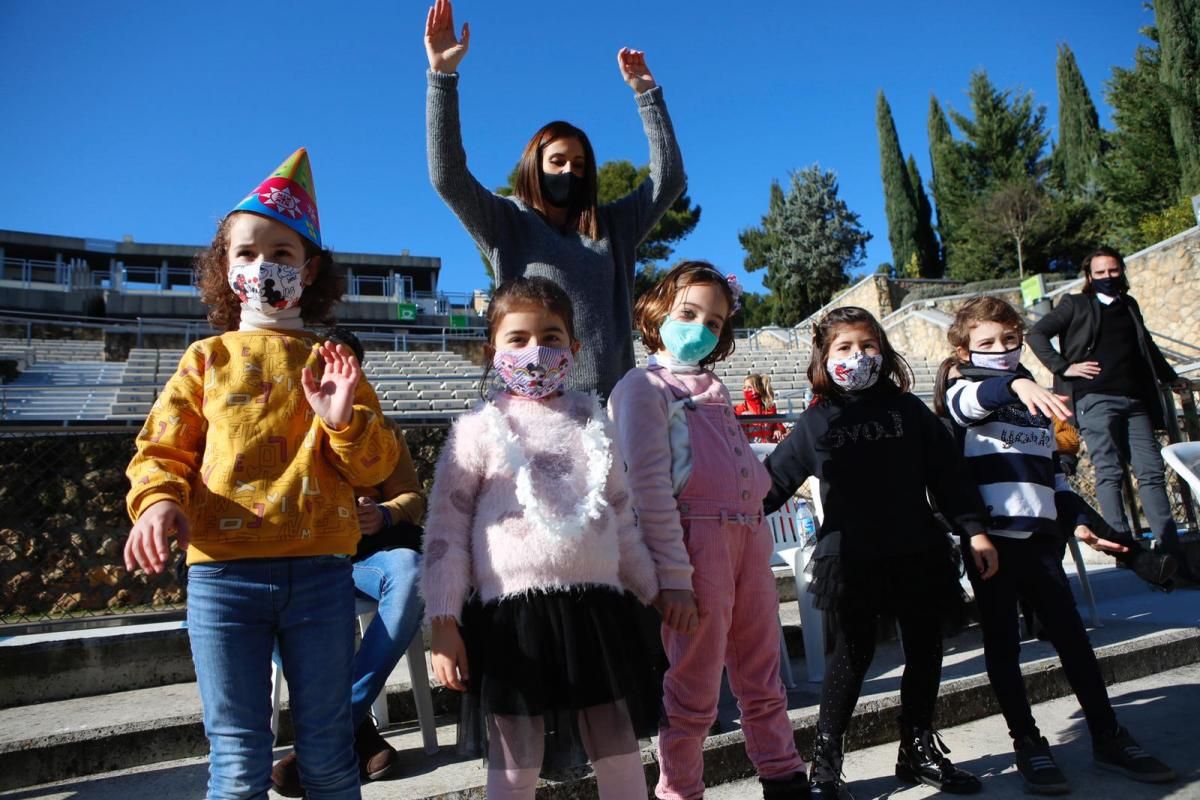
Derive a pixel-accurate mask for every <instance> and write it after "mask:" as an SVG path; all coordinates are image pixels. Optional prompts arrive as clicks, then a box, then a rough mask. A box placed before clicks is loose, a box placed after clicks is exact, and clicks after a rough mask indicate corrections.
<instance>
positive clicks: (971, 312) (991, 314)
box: [933, 295, 1025, 417]
mask: <svg viewBox="0 0 1200 800" xmlns="http://www.w3.org/2000/svg"><path fill="white" fill-rule="evenodd" d="M982 322H997V323H999V324H1001V325H1003V326H1004V327H1006V328H1013V329H1015V330H1016V331H1017V332H1018V333H1020V334H1021V335H1022V336H1024V334H1025V320H1024V319H1023V318H1022V317H1021V315H1020V314H1019V313H1018V312H1017V310H1016V309H1015V308H1013V307H1012V305H1011V304H1010V303H1008V302H1007V301H1004V300H1001V299H1000V298H999V297H992V296H990V295H983V296H980V297H973V298H971V299H970V300H968V301H967V302H965V303H963V305H962V307H961V308H959V309H958V313H957V314H955V315H954V321H953V322H951V323H950V328H949V329H948V330H947V331H946V341H948V342H949V343H950V347H951V348H953V350H954V351H955V352H953V353H951V354H950V355H949V356H947V357H946V358H945V360H943V361H942V363H941V364H939V365H938V370H937V375H936V376H935V377H934V379H933V410H934V412H935V413H936V414H937V415H938V416H942V417H948V416H949V415H950V413H949V411H948V410H947V408H946V390H947V389H948V388H949V387H950V372H951V370H953V369H955V368H957V367H960V366H963V365H964V364H965V363H966V362H964V361H963V360H962V359H960V358H959V357H958V348H960V347H961V348H962V349H964V350H970V349H971V330H972V329H973V328H974V327H975V326H976V325H979V324H980V323H982Z"/></svg>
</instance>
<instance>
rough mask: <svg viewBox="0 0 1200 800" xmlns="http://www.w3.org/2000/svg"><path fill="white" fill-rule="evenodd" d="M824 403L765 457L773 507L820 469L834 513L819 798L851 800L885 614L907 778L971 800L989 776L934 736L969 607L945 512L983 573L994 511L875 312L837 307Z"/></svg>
mask: <svg viewBox="0 0 1200 800" xmlns="http://www.w3.org/2000/svg"><path fill="white" fill-rule="evenodd" d="M808 379H809V381H810V382H811V383H812V387H813V393H814V395H815V400H814V402H813V405H812V406H811V407H810V408H809V409H808V410H807V411H806V412H805V413H804V414H803V416H801V417H800V420H799V422H797V423H796V426H795V428H794V429H793V430H792V433H791V434H790V435H789V436H788V438H787V439H785V440H784V441H783V442H782V443H781V444H780V445H779V446H778V447H777V448H776V449H775V451H774V452H773V453H772V454H771V455H770V456H769V457H768V458H767V461H766V466H767V470H768V471H769V472H770V473H771V479H772V489H771V492H770V494H768V495H767V498H766V500H765V501H764V503H763V506H764V510H765V511H767V512H773V511H775V510H776V509H778V508H779V507H780V506H781V505H783V503H784V502H785V501H786V500H787V499H788V498H789V497H791V496H792V495H793V494H795V492H796V490H797V489H798V488H799V487H800V486H801V485H802V484H803V483H804V482H805V481H806V480H807V479H808V478H809V476H812V475H815V476H816V477H817V478H818V479H819V480H820V482H821V500H822V503H823V505H824V509H825V517H824V519H823V521H822V523H821V529H820V531H819V532H818V534H817V546H816V551H815V553H814V554H813V560H812V571H813V580H812V582H811V583H810V584H809V590H810V591H812V592H813V594H814V595H816V601H815V603H816V606H817V607H818V608H821V609H823V610H824V611H825V612H826V614H828V615H830V616H831V617H832V620H831V621H832V623H833V626H834V628H835V630H836V631H837V643H836V645H835V646H834V649H833V651H832V652H831V653H830V654H829V656H828V658H827V661H826V671H825V681H824V683H823V684H822V686H821V710H820V716H819V718H818V721H817V742H816V752H815V754H814V756H813V759H812V764H813V766H812V776H811V780H812V796H813V798H814V800H817V799H818V798H824V799H825V800H829V798H838V800H846V799H847V798H849V796H850V795H849V792H847V790H846V787H845V784H844V783H843V782H842V780H841V777H840V776H841V768H842V737H843V736H844V734H845V732H846V728H847V727H848V725H849V723H850V717H851V715H852V714H853V712H854V706H855V705H856V704H857V702H858V696H859V692H860V691H861V689H862V682H863V678H864V677H865V675H866V672H867V668H868V667H869V666H870V664H871V659H872V657H873V656H874V654H875V632H876V629H877V624H878V620H879V616H880V614H881V613H883V612H885V611H886V612H889V613H894V614H895V616H896V618H897V621H898V622H899V624H900V631H901V635H902V639H903V647H904V660H905V667H904V677H903V678H902V680H901V687H900V703H901V717H900V720H899V722H900V732H901V736H900V752H899V754H898V757H897V763H896V776H897V777H899V778H900V779H902V780H904V781H906V782H908V783H918V782H920V783H926V784H929V785H930V786H934V787H936V788H938V789H940V790H941V791H944V792H950V793H954V794H970V793H974V792H977V791H979V788H980V783H979V780H978V779H977V778H976V777H975V776H974V775H971V774H970V773H968V772H966V771H964V770H961V769H959V768H958V767H956V766H954V764H953V763H952V762H951V761H950V760H949V759H948V758H946V755H945V753H948V752H949V749H948V748H945V746H944V745H943V744H942V743H941V739H940V737H939V736H938V735H937V734H936V733H935V732H934V729H933V713H934V704H935V703H936V701H937V692H938V684H939V683H940V681H941V670H942V629H941V619H942V616H943V613H944V612H945V611H946V609H947V607H948V606H950V605H953V604H955V603H959V602H961V599H962V593H961V590H960V588H959V585H958V574H957V569H956V562H955V559H954V557H953V551H952V549H951V544H950V540H949V538H948V537H947V535H946V533H945V531H944V529H943V527H942V526H941V525H940V524H939V523H938V522H937V520H936V518H935V516H934V512H933V509H932V508H931V507H930V505H929V501H928V499H927V491H928V492H929V493H931V494H932V495H933V497H934V499H935V500H936V502H937V505H938V508H939V509H940V510H941V511H942V513H944V514H945V515H946V516H947V517H949V518H950V519H951V520H953V521H954V523H956V525H957V526H958V527H959V528H960V529H962V530H965V531H967V532H968V533H969V534H970V539H969V541H970V549H971V551H972V552H971V556H972V557H973V558H974V560H975V563H976V565H977V566H978V568H979V571H980V573H981V574H983V575H985V576H987V577H991V575H992V574H993V573H995V571H996V566H997V565H996V556H995V549H994V548H993V547H992V545H991V542H990V541H989V540H988V537H987V535H986V534H985V533H984V523H985V519H986V513H985V511H984V509H983V505H982V503H981V501H980V499H979V492H978V490H977V489H976V487H975V486H974V484H973V483H972V482H971V481H970V479H969V478H968V477H967V475H966V471H965V470H964V469H963V466H962V458H961V456H960V455H959V453H958V449H957V447H956V446H955V443H954V440H953V438H952V437H951V436H950V433H949V431H948V430H947V429H946V428H945V426H943V424H942V423H941V421H940V420H938V418H937V417H936V416H934V414H933V412H932V411H930V410H929V409H928V408H926V406H925V404H924V403H923V402H921V400H919V399H918V398H917V397H916V396H914V395H912V394H910V393H909V391H908V389H909V387H910V385H911V380H912V379H911V373H910V371H909V369H908V364H907V363H906V362H905V360H904V358H903V357H902V356H901V355H900V354H899V353H897V352H896V351H895V350H893V349H892V348H891V345H889V344H888V341H887V336H886V335H885V334H884V332H883V329H882V327H880V325H879V322H878V321H877V320H876V319H875V318H874V317H873V316H872V315H871V314H870V312H868V311H866V310H864V309H861V308H856V307H853V306H850V307H845V308H839V309H835V310H833V311H831V312H829V313H828V314H826V315H825V317H824V318H823V319H822V320H821V322H820V323H819V324H818V325H817V327H816V329H815V330H814V332H813V343H812V362H811V363H810V364H809V366H808Z"/></svg>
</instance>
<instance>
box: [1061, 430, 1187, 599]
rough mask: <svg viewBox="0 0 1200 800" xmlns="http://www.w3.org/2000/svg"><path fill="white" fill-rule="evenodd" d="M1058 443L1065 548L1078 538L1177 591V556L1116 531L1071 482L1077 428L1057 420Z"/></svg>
mask: <svg viewBox="0 0 1200 800" xmlns="http://www.w3.org/2000/svg"><path fill="white" fill-rule="evenodd" d="M1054 441H1055V446H1056V447H1057V450H1056V451H1055V486H1054V489H1055V492H1054V506H1055V510H1056V511H1057V512H1058V526H1059V528H1060V529H1061V530H1062V535H1063V547H1064V548H1065V547H1066V542H1067V537H1069V536H1074V537H1075V538H1076V539H1078V540H1079V541H1081V542H1083V543H1084V544H1086V545H1087V546H1088V547H1090V548H1092V549H1093V550H1095V551H1096V552H1098V553H1107V554H1109V555H1111V556H1112V557H1113V558H1115V559H1116V560H1117V563H1119V564H1121V565H1122V566H1125V567H1127V568H1129V569H1131V570H1133V571H1134V574H1136V575H1137V576H1138V577H1139V578H1141V579H1142V580H1144V581H1145V582H1146V583H1148V584H1150V585H1151V586H1153V587H1155V588H1157V589H1161V590H1162V591H1164V592H1169V591H1171V590H1172V589H1174V588H1175V581H1174V580H1173V577H1174V575H1175V572H1176V570H1177V569H1178V568H1179V563H1178V561H1176V559H1175V556H1173V555H1171V554H1170V553H1164V552H1162V551H1158V550H1147V549H1145V548H1143V547H1140V546H1139V545H1138V543H1137V542H1136V541H1135V540H1134V538H1133V536H1132V535H1131V534H1130V533H1129V532H1128V531H1118V530H1116V529H1114V528H1112V527H1111V526H1110V525H1109V524H1108V523H1107V522H1105V521H1104V518H1103V517H1102V516H1100V514H1099V512H1097V511H1096V510H1095V509H1094V508H1092V507H1091V506H1090V505H1088V503H1087V501H1086V500H1084V499H1083V498H1082V497H1080V496H1079V495H1078V494H1076V493H1075V491H1074V490H1073V489H1072V488H1071V485H1070V484H1069V483H1068V482H1067V478H1068V477H1069V476H1071V475H1073V474H1075V462H1076V457H1077V456H1078V454H1079V432H1078V431H1077V430H1076V429H1075V426H1074V425H1072V424H1071V423H1069V422H1064V421H1063V420H1060V419H1055V420H1054Z"/></svg>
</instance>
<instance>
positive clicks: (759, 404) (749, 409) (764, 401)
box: [733, 372, 787, 443]
mask: <svg viewBox="0 0 1200 800" xmlns="http://www.w3.org/2000/svg"><path fill="white" fill-rule="evenodd" d="M742 397H743V399H744V400H745V402H743V403H738V404H737V405H736V406H734V407H733V413H735V414H737V415H738V416H743V415H746V414H752V415H754V416H763V415H766V414H775V413H778V412H777V411H776V410H775V393H774V392H773V391H771V379H770V378H769V377H767V376H766V375H760V374H759V373H757V372H753V373H751V374H749V375H747V376H746V380H745V381H744V382H743V383H742ZM742 428H743V429H745V431H746V438H747V439H749V440H750V441H751V442H755V443H771V442H782V441H783V437H784V436H785V435H787V428H785V427H783V423H781V422H751V423H748V424H745V425H743V426H742Z"/></svg>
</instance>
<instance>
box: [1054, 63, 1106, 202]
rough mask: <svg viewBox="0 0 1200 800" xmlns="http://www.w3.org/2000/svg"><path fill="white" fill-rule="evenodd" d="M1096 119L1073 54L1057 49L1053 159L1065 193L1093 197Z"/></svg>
mask: <svg viewBox="0 0 1200 800" xmlns="http://www.w3.org/2000/svg"><path fill="white" fill-rule="evenodd" d="M1100 147H1101V137H1100V118H1099V116H1098V115H1097V114H1096V106H1095V105H1094V104H1093V103H1092V98H1091V95H1089V94H1088V90H1087V85H1086V84H1085V83H1084V82H1083V75H1082V74H1081V73H1080V72H1079V65H1078V64H1077V63H1076V62H1075V54H1074V53H1072V52H1071V48H1069V47H1067V46H1066V45H1065V44H1063V45H1059V47H1058V146H1057V147H1056V148H1055V151H1054V158H1055V162H1056V166H1057V167H1058V171H1059V173H1060V175H1061V178H1062V180H1063V185H1064V186H1065V188H1066V190H1067V193H1068V194H1070V195H1071V196H1073V197H1092V196H1094V195H1095V193H1096V190H1097V186H1098V179H1097V171H1098V168H1099V166H1100Z"/></svg>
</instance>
